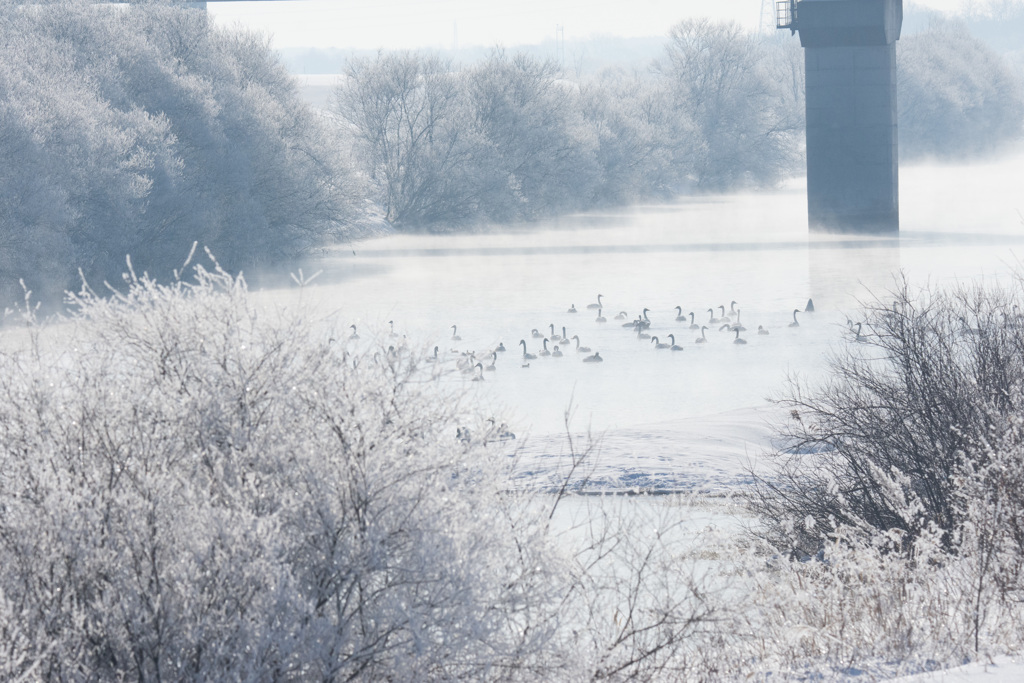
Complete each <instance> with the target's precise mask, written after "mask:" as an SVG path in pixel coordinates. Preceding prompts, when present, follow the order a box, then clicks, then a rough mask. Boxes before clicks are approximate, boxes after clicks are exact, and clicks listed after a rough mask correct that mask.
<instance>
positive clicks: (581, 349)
mask: <svg viewBox="0 0 1024 683" xmlns="http://www.w3.org/2000/svg"><path fill="white" fill-rule="evenodd" d="M572 338H573V339H575V340H576V352H577V353H590V347H589V346H580V336H579V335H578V334H574V335H573V336H572Z"/></svg>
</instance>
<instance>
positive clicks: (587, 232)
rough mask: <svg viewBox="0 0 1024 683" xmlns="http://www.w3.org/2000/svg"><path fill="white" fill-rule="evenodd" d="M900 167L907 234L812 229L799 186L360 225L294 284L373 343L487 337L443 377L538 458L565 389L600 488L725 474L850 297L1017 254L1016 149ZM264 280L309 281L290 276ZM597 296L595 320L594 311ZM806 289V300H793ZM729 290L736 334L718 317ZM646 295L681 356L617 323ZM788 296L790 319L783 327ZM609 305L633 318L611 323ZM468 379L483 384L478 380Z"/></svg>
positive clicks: (843, 324) (954, 276) (845, 336)
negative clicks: (533, 218) (592, 452)
mask: <svg viewBox="0 0 1024 683" xmlns="http://www.w3.org/2000/svg"><path fill="white" fill-rule="evenodd" d="M900 180H901V182H900V200H901V202H900V203H901V232H900V234H899V236H898V237H877V236H871V237H859V236H825V235H811V236H809V235H808V231H807V227H806V199H805V194H804V188H803V186H802V184H801V183H799V182H794V183H791V184H790V185H789V186H786V187H784V188H782V189H780V190H778V191H773V192H758V193H749V194H737V195H727V196H699V197H685V198H681V199H680V200H679V201H678V202H675V203H672V204H662V205H648V206H640V207H635V208H631V209H627V210H622V211H619V212H605V213H589V214H585V215H573V216H567V217H562V218H559V219H554V220H551V221H545V222H541V223H537V224H531V225H525V226H514V227H496V228H494V229H493V230H489V231H487V232H480V233H475V234H448V235H407V234H395V235H388V236H385V237H380V238H376V239H371V240H366V241H362V242H358V243H355V244H353V245H351V246H346V247H343V248H338V249H337V250H335V251H334V252H332V253H331V254H330V255H329V256H327V257H325V258H323V259H320V260H318V261H317V262H315V263H306V264H304V265H303V270H304V272H305V273H306V275H307V276H308V275H309V274H311V273H312V272H315V271H317V270H322V273H321V274H320V275H319V276H318V277H317V278H316V280H314V283H313V284H312V285H311V286H310V287H307V288H305V290H304V291H302V292H301V296H302V297H304V300H305V301H307V302H314V303H315V304H316V305H317V307H318V309H319V310H321V311H326V312H328V315H329V317H330V318H332V319H333V320H334V321H335V322H336V323H337V326H338V327H339V328H347V327H348V326H349V325H356V326H357V329H358V331H359V333H360V336H361V337H362V339H363V340H364V342H365V340H367V339H369V338H371V337H372V336H373V335H375V334H376V335H379V336H385V337H386V336H387V335H389V334H390V333H391V331H392V326H393V331H394V334H395V335H396V336H395V337H394V338H393V339H394V340H395V343H397V341H398V340H401V339H402V338H403V337H404V340H405V343H408V344H409V345H411V346H414V347H417V348H422V349H432V348H433V347H434V346H435V345H436V346H438V347H440V354H441V355H443V356H444V355H447V357H449V358H455V357H458V355H459V354H461V353H463V352H466V351H470V350H473V351H476V352H477V356H478V358H479V359H480V360H481V363H482V365H483V366H486V365H489V364H490V363H491V360H490V358H491V357H490V356H489V355H487V354H486V350H488V349H491V348H494V347H496V346H497V345H498V344H499V343H502V344H504V346H505V348H506V349H507V351H505V352H504V353H498V354H496V360H495V361H494V366H495V369H494V370H493V371H486V372H485V371H483V370H482V369H477V370H476V371H475V372H471V373H467V374H462V373H453V374H452V375H451V376H450V377H449V378H448V379H447V380H445V381H450V382H464V383H465V384H466V387H467V388H468V390H469V391H471V392H472V397H471V400H473V401H474V402H476V403H478V404H479V405H480V406H481V407H483V409H484V410H485V411H489V412H490V413H491V414H494V415H495V416H496V417H497V419H498V420H499V421H503V422H507V423H508V425H509V427H510V429H511V430H512V431H513V432H515V433H516V434H517V435H518V436H519V439H520V440H519V443H520V444H522V443H523V441H522V439H523V437H525V436H529V437H530V438H529V439H528V441H527V444H528V445H527V446H526V452H527V453H530V452H532V453H533V454H534V455H535V456H536V457H546V456H550V457H553V458H556V459H557V458H558V457H562V456H564V450H565V444H564V441H565V439H564V431H565V428H564V424H563V421H564V413H565V410H566V408H567V407H568V406H569V405H570V404H571V405H572V406H573V407H574V411H575V412H574V418H573V423H572V426H573V429H574V431H586V430H587V429H590V430H591V431H592V432H593V433H594V434H595V435H601V437H602V440H601V457H600V462H601V463H603V469H602V470H601V471H599V472H597V473H596V475H597V478H598V479H600V478H601V477H602V476H604V477H606V478H607V481H605V482H604V483H605V484H607V485H609V486H621V485H626V484H629V483H630V482H634V483H635V482H637V481H641V482H643V483H644V485H648V486H665V485H673V486H675V485H680V484H681V483H682V482H683V481H684V480H685V481H694V480H700V481H705V482H706V481H714V482H718V483H731V482H733V481H734V480H735V479H736V478H742V477H743V476H744V474H743V473H744V469H745V465H746V463H747V462H748V461H751V460H753V459H756V456H757V454H758V452H760V451H761V450H762V449H763V448H764V447H765V446H766V445H767V443H768V438H769V430H768V428H767V426H766V421H767V420H768V419H770V418H771V417H772V416H773V415H774V411H773V410H772V409H771V408H770V405H769V403H768V402H767V401H766V398H767V397H769V396H770V395H772V394H774V393H777V392H778V391H779V390H780V389H781V388H782V387H783V385H784V382H785V379H786V377H787V375H792V374H798V375H800V376H802V377H805V378H808V379H812V380H813V379H814V378H817V377H820V376H821V375H822V373H823V372H824V370H825V357H826V354H827V351H828V349H829V348H830V347H831V346H834V345H837V344H843V343H851V339H852V334H851V333H850V332H849V330H848V328H847V320H852V321H854V322H855V321H857V320H858V300H862V299H864V298H867V297H870V295H871V293H872V292H876V293H877V292H884V291H885V290H886V289H888V288H890V287H891V286H892V283H893V274H894V273H896V272H898V271H901V270H902V271H903V272H904V273H906V274H907V276H908V277H909V278H910V280H911V282H913V283H916V284H921V285H924V284H929V283H930V284H932V285H935V284H939V285H941V284H944V283H949V282H953V281H969V280H984V281H986V282H994V281H996V280H999V279H1005V278H1007V277H1008V276H1009V275H1010V274H1011V273H1012V272H1013V270H1014V269H1015V268H1016V267H1017V265H1018V264H1019V258H1020V257H1021V254H1022V253H1024V251H1022V250H1024V219H1022V217H1021V214H1020V212H1021V211H1022V210H1024V156H1021V155H1015V156H1013V157H1010V158H1004V159H1002V160H999V161H992V162H986V163H977V164H973V165H944V166H911V167H904V168H902V169H901V179H900ZM266 293H267V294H268V295H270V296H272V297H273V298H274V299H275V300H279V301H288V300H294V298H296V297H298V296H300V293H299V291H298V289H297V288H295V287H291V288H282V289H280V290H268V291H267V292H266ZM598 294H602V295H603V298H602V302H603V304H604V307H603V315H604V317H605V318H606V319H607V322H604V323H601V322H597V321H596V318H597V315H598V312H597V311H596V310H592V309H588V308H587V305H588V304H591V303H594V302H596V301H597V295H598ZM808 299H813V302H814V308H815V312H814V313H804V312H803V310H804V308H805V305H806V304H807V301H808ZM733 301H735V302H736V304H735V307H736V308H738V309H739V310H740V311H741V318H740V320H741V322H742V325H743V326H744V327H745V328H746V331H744V332H741V334H740V337H741V338H743V339H745V340H746V341H747V342H748V343H747V344H735V343H734V339H735V337H736V335H735V333H734V332H730V331H720V329H719V328H720V326H721V324H720V323H718V324H716V323H711V322H710V319H711V318H712V317H715V318H718V317H719V315H720V313H721V311H722V309H721V308H719V307H720V306H724V307H725V310H726V312H728V311H729V309H730V307H731V303H732V302H733ZM572 306H575V308H576V310H577V311H578V312H576V313H569V312H568V309H569V308H570V307H572ZM676 306H680V307H681V309H682V312H683V314H684V316H686V320H685V321H677V320H676V315H677V312H676V310H675V307H676ZM644 308H647V309H649V311H648V316H649V318H650V320H651V326H650V329H649V330H647V332H648V333H649V334H651V335H653V336H657V337H658V338H659V340H660V341H661V342H669V341H670V340H669V337H668V335H669V334H673V335H674V336H675V342H676V344H678V345H679V346H681V347H683V350H682V351H671V350H669V349H656V348H655V346H654V343H653V341H652V340H650V339H638V337H637V332H636V331H635V330H634V329H632V328H628V327H623V323H628V322H629V321H631V320H633V319H635V318H637V317H638V316H639V315H641V311H642V310H643V309H644ZM709 308H710V309H713V313H709V312H708V309H709ZM794 309H799V310H800V311H801V312H800V313H797V314H796V320H797V321H798V322H799V326H798V327H790V326H789V325H790V323H792V322H793V321H794V316H793V311H794ZM620 311H625V312H626V313H627V315H628V319H627V320H616V319H615V315H616V314H618V313H619V312H620ZM690 312H693V313H694V319H695V321H696V322H697V324H702V325H706V326H707V327H708V329H707V330H705V332H704V333H705V335H706V338H707V343H703V344H699V343H696V339H697V338H699V337H701V331H700V330H691V329H690V318H689V313H690ZM389 321H391V323H389ZM453 325H455V326H457V334H458V336H459V337H461V340H458V341H456V340H453V339H452V329H451V328H452V326H453ZM551 325H553V326H554V332H555V333H556V334H558V335H561V334H562V328H563V326H564V327H565V331H566V334H567V336H568V337H570V341H569V342H568V343H566V342H551V341H549V343H548V349H549V350H553V349H554V346H555V344H556V343H557V344H558V345H559V346H560V350H561V351H563V352H564V356H563V357H561V358H554V357H539V358H537V359H533V360H530V361H528V364H529V367H523V366H524V365H525V364H526V363H527V361H524V360H523V359H522V346H521V345H520V340H525V341H526V344H527V347H528V351H529V352H530V353H531V354H538V352H540V351H541V349H542V344H543V340H542V339H540V338H534V337H533V336H532V335H531V332H532V330H534V329H537V330H539V331H540V332H541V333H543V334H544V335H545V336H550V334H551V327H550V326H551ZM758 326H763V327H765V328H767V329H768V330H769V332H770V334H767V335H759V334H758V332H757V329H758ZM573 335H577V336H578V337H579V340H580V343H581V344H582V345H583V346H586V347H590V348H591V349H592V352H599V353H600V355H601V357H602V358H603V359H604V362H602V363H584V362H582V358H583V357H585V356H587V355H590V354H589V353H578V352H577V351H576V350H575V346H576V342H575V341H572V340H571V337H572V336H573ZM388 343H391V342H388ZM476 374H481V375H483V376H484V378H485V379H484V381H476V382H473V381H471V380H472V378H473V376H474V375H476ZM531 449H532V450H531ZM552 462H554V461H552ZM602 472H603V475H602Z"/></svg>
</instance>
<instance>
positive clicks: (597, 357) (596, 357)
mask: <svg viewBox="0 0 1024 683" xmlns="http://www.w3.org/2000/svg"><path fill="white" fill-rule="evenodd" d="M583 362H584V363H602V362H604V358H601V353H600V352H596V353H595V354H594V355H593V356H587V357H586V358H584V359H583Z"/></svg>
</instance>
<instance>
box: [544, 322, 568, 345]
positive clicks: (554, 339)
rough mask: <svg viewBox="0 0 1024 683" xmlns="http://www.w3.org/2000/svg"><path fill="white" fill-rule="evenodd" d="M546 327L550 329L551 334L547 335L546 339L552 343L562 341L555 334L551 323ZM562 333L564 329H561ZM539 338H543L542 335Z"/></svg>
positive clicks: (553, 325)
mask: <svg viewBox="0 0 1024 683" xmlns="http://www.w3.org/2000/svg"><path fill="white" fill-rule="evenodd" d="M548 327H550V328H551V334H549V335H548V339H550V340H551V341H553V342H556V341H562V337H560V336H558V335H557V334H555V324H554V323H551V324H550V325H548ZM562 332H565V328H564V327H563V328H562ZM540 336H542V337H543V336H544V335H543V334H542V335H540Z"/></svg>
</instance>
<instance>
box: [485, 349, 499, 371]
mask: <svg viewBox="0 0 1024 683" xmlns="http://www.w3.org/2000/svg"><path fill="white" fill-rule="evenodd" d="M497 361H498V354H497V353H495V352H494V351H491V364H490V365H487V366H485V367H484V370H487V371H488V372H494V371H495V370H497V368H495V367H494V364H495V363H496V362H497Z"/></svg>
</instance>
